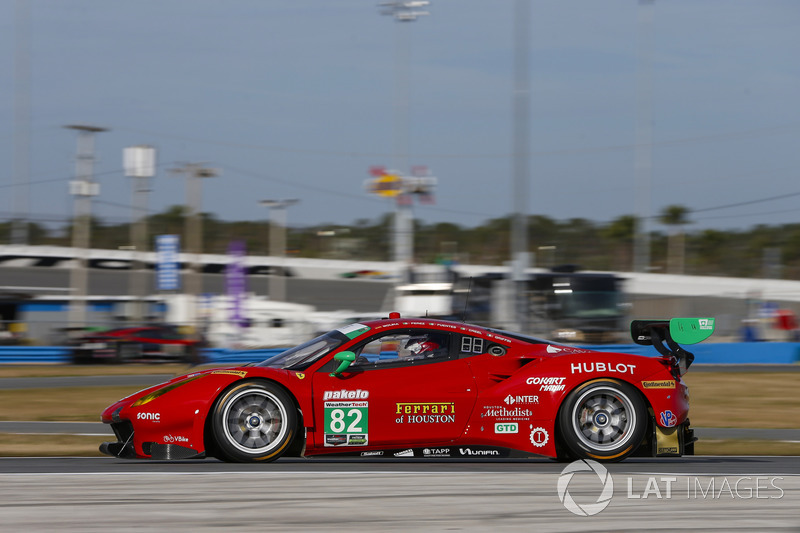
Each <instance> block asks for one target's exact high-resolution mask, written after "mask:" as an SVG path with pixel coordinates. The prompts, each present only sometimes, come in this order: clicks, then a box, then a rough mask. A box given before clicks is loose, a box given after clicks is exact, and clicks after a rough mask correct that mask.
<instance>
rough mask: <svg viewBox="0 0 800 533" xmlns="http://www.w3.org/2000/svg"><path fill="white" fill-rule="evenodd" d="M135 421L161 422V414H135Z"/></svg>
mask: <svg viewBox="0 0 800 533" xmlns="http://www.w3.org/2000/svg"><path fill="white" fill-rule="evenodd" d="M136 420H152V421H154V422H159V421H161V413H136Z"/></svg>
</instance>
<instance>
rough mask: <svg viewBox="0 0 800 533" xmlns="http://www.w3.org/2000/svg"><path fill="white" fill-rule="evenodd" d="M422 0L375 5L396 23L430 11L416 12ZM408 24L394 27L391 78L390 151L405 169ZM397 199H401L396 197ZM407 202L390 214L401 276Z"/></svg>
mask: <svg viewBox="0 0 800 533" xmlns="http://www.w3.org/2000/svg"><path fill="white" fill-rule="evenodd" d="M429 4H430V2H428V1H425V0H418V1H401V0H397V1H391V2H383V3H380V4H378V5H379V7H380V8H381V14H382V15H389V16H391V17H392V18H394V20H395V21H396V22H402V23H406V22H414V21H416V20H417V19H418V18H419V17H423V16H427V15H429V14H430V13H429V12H427V11H420V10H419V8H421V7H425V6H427V5H429ZM408 29H409V27H408V25H407V24H401V25H399V26H398V27H397V31H396V42H395V47H396V48H395V54H396V67H395V68H396V70H395V72H396V74H395V75H396V80H395V123H394V143H395V147H394V151H395V154H394V155H395V157H394V158H395V162H394V164H395V167H396V168H400V169H407V168H408V157H409V147H408V145H409V135H410V133H409V132H410V128H409V125H408V121H409V114H410V111H409V107H410V99H411V98H410V92H411V87H410V79H409V70H410V62H411V57H410V56H411V54H410V41H409V38H408ZM399 200H402V198H400V199H399ZM411 205H412V204H411V202H404V201H398V202H397V203H396V208H395V216H394V238H393V242H394V257H393V259H394V261H395V262H397V263H399V266H400V269H401V272H402V274H401V279H402V277H403V276H407V274H408V270H409V266H410V264H411V261H412V259H413V255H414V216H413V213H412V210H411Z"/></svg>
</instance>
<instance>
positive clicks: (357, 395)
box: [322, 389, 369, 400]
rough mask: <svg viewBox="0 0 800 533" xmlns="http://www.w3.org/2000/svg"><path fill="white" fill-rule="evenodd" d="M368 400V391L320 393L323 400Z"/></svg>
mask: <svg viewBox="0 0 800 533" xmlns="http://www.w3.org/2000/svg"><path fill="white" fill-rule="evenodd" d="M367 398H369V391H366V390H361V389H356V390H345V389H342V390H333V391H331V390H326V391H325V392H323V393H322V399H323V400H366V399H367Z"/></svg>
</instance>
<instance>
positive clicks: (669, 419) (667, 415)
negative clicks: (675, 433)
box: [659, 410, 678, 428]
mask: <svg viewBox="0 0 800 533" xmlns="http://www.w3.org/2000/svg"><path fill="white" fill-rule="evenodd" d="M659 418H660V419H661V425H662V426H664V427H667V428H671V427H675V425H676V424H677V423H678V417H677V416H675V414H674V413H673V412H672V411H670V410H666V411H661V414H660V415H659Z"/></svg>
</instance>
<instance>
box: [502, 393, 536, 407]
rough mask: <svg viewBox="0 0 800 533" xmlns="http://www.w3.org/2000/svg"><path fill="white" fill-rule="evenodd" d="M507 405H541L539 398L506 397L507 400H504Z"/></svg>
mask: <svg viewBox="0 0 800 533" xmlns="http://www.w3.org/2000/svg"><path fill="white" fill-rule="evenodd" d="M503 401H504V402H505V403H506V405H514V404H515V403H539V397H538V396H512V395H510V394H509V395H508V396H506V399H505V400H503Z"/></svg>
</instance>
